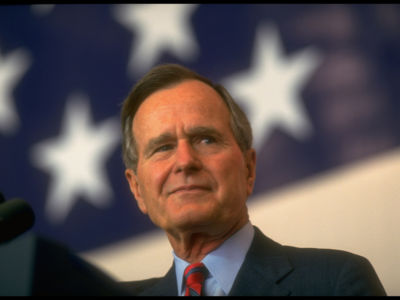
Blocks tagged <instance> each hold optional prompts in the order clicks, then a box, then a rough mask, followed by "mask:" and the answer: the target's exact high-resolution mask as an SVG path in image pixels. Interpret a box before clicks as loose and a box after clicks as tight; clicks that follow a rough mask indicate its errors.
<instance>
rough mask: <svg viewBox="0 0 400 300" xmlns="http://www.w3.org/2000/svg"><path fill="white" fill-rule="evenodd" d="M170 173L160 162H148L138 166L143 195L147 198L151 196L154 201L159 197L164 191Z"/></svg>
mask: <svg viewBox="0 0 400 300" xmlns="http://www.w3.org/2000/svg"><path fill="white" fill-rule="evenodd" d="M144 170H146V171H144ZM168 174H169V173H168V168H167V167H166V166H165V165H163V164H160V163H152V164H147V165H143V166H142V167H141V168H140V169H139V168H138V175H139V179H140V183H141V187H142V191H143V196H144V197H145V198H146V199H149V198H151V199H152V201H154V200H155V199H157V198H159V197H160V196H161V195H162V193H163V188H164V185H165V182H166V180H167V178H168Z"/></svg>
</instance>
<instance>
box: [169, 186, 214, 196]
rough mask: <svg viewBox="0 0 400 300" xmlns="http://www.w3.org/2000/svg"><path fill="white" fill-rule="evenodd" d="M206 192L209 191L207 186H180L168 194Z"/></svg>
mask: <svg viewBox="0 0 400 300" xmlns="http://www.w3.org/2000/svg"><path fill="white" fill-rule="evenodd" d="M206 190H210V188H209V187H208V186H204V185H195V184H191V185H182V186H179V187H177V188H173V189H172V190H171V191H170V192H169V194H174V193H179V192H190V191H206Z"/></svg>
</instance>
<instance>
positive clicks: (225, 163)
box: [126, 80, 255, 233]
mask: <svg viewBox="0 0 400 300" xmlns="http://www.w3.org/2000/svg"><path fill="white" fill-rule="evenodd" d="M133 134H134V136H135V138H136V143H137V151H138V158H139V159H138V166H137V173H136V174H135V173H134V172H133V171H132V170H130V169H128V170H126V177H127V179H128V182H129V184H130V188H131V191H132V192H133V194H134V196H135V198H136V201H137V203H138V206H139V208H140V210H141V211H142V212H143V213H146V214H148V215H149V216H150V218H151V220H152V221H153V222H154V223H155V224H156V225H158V226H159V227H161V228H162V229H164V230H166V231H167V232H170V233H173V232H176V231H178V232H180V231H193V230H195V231H196V230H204V229H209V228H213V229H214V230H221V229H223V228H225V227H226V226H232V224H235V223H236V222H243V221H247V219H248V215H247V208H246V199H247V197H248V195H249V194H251V192H252V189H253V185H254V179H255V152H254V150H249V151H248V152H247V153H245V154H243V153H242V152H241V150H240V148H239V146H238V144H237V142H236V140H235V138H234V136H233V133H232V130H231V127H230V114H229V111H228V108H227V107H226V104H225V103H224V102H223V100H222V99H221V97H220V96H219V95H218V93H217V92H215V91H214V89H212V88H211V87H210V86H208V85H207V84H205V83H203V82H201V81H197V80H187V81H184V82H181V83H179V84H177V85H174V86H172V87H169V88H166V89H162V90H159V91H157V92H155V93H153V94H151V95H150V96H149V97H148V98H147V99H146V100H145V101H144V102H143V103H142V104H141V106H140V107H139V110H138V111H137V113H136V115H135V118H134V121H133Z"/></svg>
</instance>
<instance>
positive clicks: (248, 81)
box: [225, 24, 320, 150]
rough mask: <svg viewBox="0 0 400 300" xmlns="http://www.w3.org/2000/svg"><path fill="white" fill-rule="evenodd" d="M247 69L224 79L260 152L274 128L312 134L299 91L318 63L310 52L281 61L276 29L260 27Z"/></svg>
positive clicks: (308, 50) (300, 134)
mask: <svg viewBox="0 0 400 300" xmlns="http://www.w3.org/2000/svg"><path fill="white" fill-rule="evenodd" d="M254 49H255V50H254V51H255V52H254V56H253V61H252V66H251V69H250V70H248V71H246V72H242V73H239V74H236V75H233V76H231V77H229V78H227V79H225V84H226V86H227V88H228V90H230V91H231V92H232V95H233V97H234V98H235V99H236V100H237V101H238V103H239V104H240V105H241V106H242V107H243V108H244V109H247V113H248V116H249V119H250V123H251V125H252V127H253V133H254V147H255V148H256V150H260V148H261V147H262V146H263V144H264V142H265V140H266V139H267V138H268V136H269V134H270V133H271V132H272V130H273V129H274V126H281V127H283V128H284V129H285V130H287V131H288V132H290V133H291V134H292V135H293V136H295V137H298V138H304V137H306V136H307V135H309V134H310V132H311V131H312V126H311V124H310V121H309V120H308V118H307V115H306V112H305V110H304V107H303V105H302V101H301V97H300V92H301V89H302V88H303V86H304V84H305V83H306V81H307V80H308V78H309V76H310V75H311V73H312V71H314V70H315V69H316V67H317V65H318V63H319V61H320V57H319V55H318V54H317V52H316V51H315V50H313V49H305V50H303V51H301V52H300V53H296V54H294V55H293V56H292V57H290V58H285V57H284V55H283V50H282V46H281V42H280V40H279V36H278V32H277V29H276V28H275V27H274V26H272V25H269V26H268V25H265V24H263V25H261V26H260V27H259V29H258V31H257V34H256V42H255V48H254Z"/></svg>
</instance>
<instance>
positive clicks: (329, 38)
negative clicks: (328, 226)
mask: <svg viewBox="0 0 400 300" xmlns="http://www.w3.org/2000/svg"><path fill="white" fill-rule="evenodd" d="M166 62H172V63H180V64H184V65H185V66H187V67H189V68H192V69H194V70H196V71H197V72H199V73H200V74H203V75H205V76H207V77H209V78H211V79H212V80H213V81H215V82H219V83H222V84H224V85H225V86H226V87H227V88H228V90H229V91H230V92H231V94H232V95H233V97H234V98H235V99H236V100H237V101H238V103H239V104H240V105H241V106H242V107H243V109H244V110H245V111H246V112H247V114H248V116H249V118H250V121H251V123H252V126H253V130H254V146H255V148H256V150H257V153H258V156H257V160H258V164H257V180H256V186H255V191H254V196H257V195H261V194H263V193H270V192H272V191H274V190H275V189H276V188H281V187H284V186H286V185H288V184H292V183H295V182H298V181H300V180H303V179H306V178H309V177H310V176H318V174H323V173H325V172H328V171H330V170H333V169H335V168H338V167H341V166H344V165H349V164H353V163H355V162H359V161H362V160H364V159H367V158H370V157H372V156H375V155H378V154H382V153H385V152H387V151H390V150H393V149H394V148H396V147H398V146H399V144H400V102H399V96H400V6H399V5H396V4H391V5H389V4H383V5H375V4H351V5H350V4H349V5H346V4H308V5H294V4H282V5H278V4H165V5H164V4H115V5H83V4H73V5H72V4H71V5H67V4H64V5H61V4H60V5H3V6H0V166H1V167H0V170H1V171H0V192H2V193H3V194H4V196H5V197H6V198H7V199H11V198H16V197H19V198H23V199H25V200H26V201H28V202H29V203H30V204H31V205H32V207H33V209H34V211H35V214H36V223H35V225H34V230H35V231H36V232H38V233H40V234H43V235H45V236H48V237H51V238H54V239H56V240H59V241H61V242H64V243H66V244H67V245H69V246H70V247H71V248H73V249H74V250H76V251H89V250H93V249H96V248H99V247H102V246H106V245H110V244H112V243H115V242H118V241H121V240H124V239H127V238H131V237H134V236H139V235H142V234H143V233H146V232H150V231H151V230H153V229H155V227H154V226H153V225H152V224H151V222H150V221H149V220H148V217H147V216H144V215H142V214H141V213H140V211H139V210H138V209H137V207H136V204H135V203H134V201H133V198H132V196H131V194H130V191H129V188H128V184H127V182H126V180H125V177H124V166H123V163H122V158H121V145H120V144H121V135H120V124H119V122H120V121H119V113H120V109H121V103H122V101H123V99H124V98H125V96H126V95H127V94H128V92H129V90H130V89H131V88H132V86H133V84H134V83H135V82H136V81H137V80H138V79H139V78H140V77H141V76H142V75H143V74H144V73H145V72H146V71H147V70H148V69H149V68H150V67H152V66H154V65H156V64H159V63H166ZM252 199H253V198H251V199H250V200H249V201H252Z"/></svg>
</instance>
